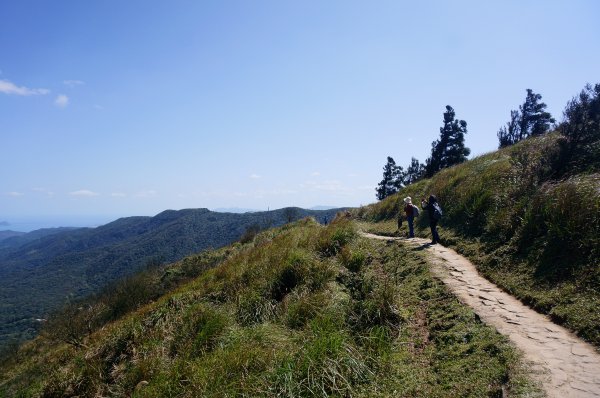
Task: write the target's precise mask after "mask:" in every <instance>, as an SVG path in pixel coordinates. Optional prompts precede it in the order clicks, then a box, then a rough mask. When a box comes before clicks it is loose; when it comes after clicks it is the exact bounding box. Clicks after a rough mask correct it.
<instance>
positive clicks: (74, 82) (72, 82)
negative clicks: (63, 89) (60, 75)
mask: <svg viewBox="0 0 600 398" xmlns="http://www.w3.org/2000/svg"><path fill="white" fill-rule="evenodd" d="M63 84H64V85H65V86H69V87H71V88H73V87H76V86H82V85H84V84H85V82H83V81H81V80H63Z"/></svg>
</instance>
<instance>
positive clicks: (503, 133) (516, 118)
mask: <svg viewBox="0 0 600 398" xmlns="http://www.w3.org/2000/svg"><path fill="white" fill-rule="evenodd" d="M520 124H521V114H520V113H519V111H510V122H508V123H506V126H503V127H500V130H498V141H499V143H498V148H504V147H506V146H509V145H512V144H514V143H515V142H517V141H518V140H519V139H520V138H519V137H520V135H521V127H520Z"/></svg>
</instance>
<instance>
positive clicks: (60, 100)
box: [54, 94, 69, 108]
mask: <svg viewBox="0 0 600 398" xmlns="http://www.w3.org/2000/svg"><path fill="white" fill-rule="evenodd" d="M54 105H56V106H58V107H59V108H65V107H66V106H67V105H69V97H67V96H66V95H64V94H59V95H58V96H57V97H56V99H55V100H54Z"/></svg>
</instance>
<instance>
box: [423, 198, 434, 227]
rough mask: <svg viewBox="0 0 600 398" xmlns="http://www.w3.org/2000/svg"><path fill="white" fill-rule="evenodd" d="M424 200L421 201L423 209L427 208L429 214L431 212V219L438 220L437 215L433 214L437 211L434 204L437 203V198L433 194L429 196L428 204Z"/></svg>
mask: <svg viewBox="0 0 600 398" xmlns="http://www.w3.org/2000/svg"><path fill="white" fill-rule="evenodd" d="M423 203H424V202H423V201H421V207H423V210H427V214H429V221H437V220H436V219H435V217H434V216H433V212H434V211H435V208H434V206H433V205H434V204H435V203H437V198H436V197H435V196H433V195H431V196H430V197H429V201H428V202H427V204H425V205H424V204H423Z"/></svg>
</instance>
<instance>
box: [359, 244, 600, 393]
mask: <svg viewBox="0 0 600 398" xmlns="http://www.w3.org/2000/svg"><path fill="white" fill-rule="evenodd" d="M362 235H363V236H365V237H367V238H370V239H379V240H386V241H390V240H394V241H402V243H405V244H408V245H410V246H413V247H423V248H424V249H425V250H426V251H427V252H428V253H429V254H430V255H431V256H430V258H431V263H432V272H433V273H434V275H435V276H436V277H438V278H439V279H441V280H442V281H443V282H444V283H445V284H446V285H447V286H448V287H449V288H450V290H451V291H452V292H453V293H454V294H455V295H456V296H457V297H458V298H459V300H461V301H462V302H463V303H465V304H467V305H468V306H469V307H471V308H473V310H474V311H475V313H476V314H477V315H479V317H480V318H481V320H482V321H483V322H485V323H486V324H488V325H491V326H493V327H495V328H496V329H497V330H498V331H499V332H500V333H502V334H503V335H505V336H507V337H508V338H509V339H510V340H511V341H512V342H513V343H514V344H515V345H516V346H517V347H518V348H519V349H520V350H521V351H522V352H523V353H524V356H525V360H526V361H527V362H529V363H531V365H532V366H533V370H534V377H537V378H538V379H539V380H540V381H541V383H542V385H543V387H544V390H545V391H546V394H547V395H548V397H578V398H579V397H600V354H598V352H596V350H595V349H594V347H593V346H591V345H590V344H588V343H585V342H584V341H582V340H581V339H579V338H578V337H577V336H575V335H574V334H573V333H571V332H569V331H568V330H566V329H565V328H563V327H561V326H558V325H556V324H554V323H553V322H552V321H551V320H550V319H548V318H547V317H546V316H544V315H541V314H539V313H537V312H535V311H534V310H532V309H531V308H529V307H527V306H525V305H523V304H522V303H521V302H520V301H518V300H517V299H515V298H514V297H512V296H510V295H509V294H507V293H505V292H503V291H502V290H500V289H499V288H498V287H497V286H496V285H494V284H493V283H491V282H490V281H488V280H487V279H485V278H484V277H482V276H480V275H479V274H478V273H477V270H476V269H475V266H474V265H473V264H471V262H469V260H467V259H466V258H464V257H463V256H461V255H459V254H458V253H456V252H455V251H454V250H452V249H449V248H446V247H443V246H440V245H429V241H428V240H425V239H419V238H413V239H404V238H390V237H386V236H379V235H373V234H368V233H363V234H362Z"/></svg>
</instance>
